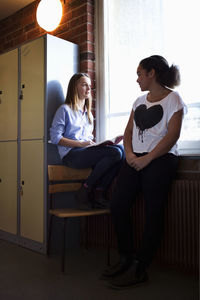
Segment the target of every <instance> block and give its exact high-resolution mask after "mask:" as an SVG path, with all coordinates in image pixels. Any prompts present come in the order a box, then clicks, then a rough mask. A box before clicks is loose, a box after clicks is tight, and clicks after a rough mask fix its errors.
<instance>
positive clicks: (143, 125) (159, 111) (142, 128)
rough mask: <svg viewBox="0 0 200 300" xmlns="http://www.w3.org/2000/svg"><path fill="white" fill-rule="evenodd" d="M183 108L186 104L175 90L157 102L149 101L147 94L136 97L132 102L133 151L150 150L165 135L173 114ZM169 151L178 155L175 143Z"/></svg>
mask: <svg viewBox="0 0 200 300" xmlns="http://www.w3.org/2000/svg"><path fill="white" fill-rule="evenodd" d="M184 108H186V105H185V104H184V102H183V100H182V99H181V97H180V95H179V94H178V93H177V92H175V91H172V92H171V93H169V94H168V95H167V96H166V97H165V98H163V99H162V100H161V101H157V102H149V101H148V100H147V94H145V95H142V96H141V97H139V98H137V99H136V101H135V102H134V103H133V111H134V124H133V125H134V126H133V136H132V146H133V152H136V153H143V152H150V151H152V150H153V149H154V148H155V146H156V145H157V144H158V143H159V142H160V140H161V139H162V138H163V137H164V136H165V135H166V133H167V128H168V123H169V121H170V119H171V117H172V116H173V114H174V113H175V112H177V111H179V110H181V109H184ZM169 152H170V153H173V154H175V155H178V151H177V144H175V145H174V146H173V147H172V148H171V150H170V151H169Z"/></svg>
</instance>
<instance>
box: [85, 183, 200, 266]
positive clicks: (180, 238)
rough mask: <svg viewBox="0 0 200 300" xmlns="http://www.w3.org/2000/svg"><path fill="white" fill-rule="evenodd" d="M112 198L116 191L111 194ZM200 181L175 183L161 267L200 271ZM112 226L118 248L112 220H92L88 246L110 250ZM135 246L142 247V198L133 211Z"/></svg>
mask: <svg viewBox="0 0 200 300" xmlns="http://www.w3.org/2000/svg"><path fill="white" fill-rule="evenodd" d="M110 194H112V190H111V192H110ZM199 200H200V181H198V180H196V181H195V180H175V181H174V182H173V184H172V188H171V190H170V193H169V201H168V205H167V208H166V216H165V235H164V238H163V240H162V243H161V246H160V248H159V250H158V253H157V256H156V259H157V260H159V261H160V263H167V264H170V265H178V266H181V267H184V268H187V269H192V270H197V269H198V265H199ZM108 224H110V226H111V241H110V242H111V247H113V248H115V247H116V239H115V234H114V231H113V227H112V222H111V217H110V216H104V217H102V216H101V217H100V216H97V217H92V218H89V220H88V227H87V233H88V245H89V246H91V247H106V235H105V232H106V229H107V227H108ZM133 226H134V237H133V238H134V244H135V247H136V249H138V247H139V246H140V241H141V236H142V232H143V229H144V202H143V199H142V198H138V199H137V201H136V203H135V205H134V207H133Z"/></svg>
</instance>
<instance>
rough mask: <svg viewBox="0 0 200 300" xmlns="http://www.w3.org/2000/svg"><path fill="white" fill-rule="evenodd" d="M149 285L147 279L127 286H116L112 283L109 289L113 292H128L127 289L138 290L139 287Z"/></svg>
mask: <svg viewBox="0 0 200 300" xmlns="http://www.w3.org/2000/svg"><path fill="white" fill-rule="evenodd" d="M148 283H149V279H148V278H147V279H146V278H145V279H144V280H143V281H140V282H137V283H132V284H129V285H126V286H116V285H112V283H110V284H109V285H108V288H110V289H112V290H126V289H130V288H136V287H138V286H143V285H147V284H148Z"/></svg>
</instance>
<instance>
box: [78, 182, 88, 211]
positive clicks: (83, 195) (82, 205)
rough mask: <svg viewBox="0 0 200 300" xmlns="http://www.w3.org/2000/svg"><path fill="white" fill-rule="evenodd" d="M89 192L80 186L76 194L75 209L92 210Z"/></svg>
mask: <svg viewBox="0 0 200 300" xmlns="http://www.w3.org/2000/svg"><path fill="white" fill-rule="evenodd" d="M90 198H91V190H90V189H89V188H86V187H84V186H83V185H82V187H81V188H80V189H79V190H78V191H77V192H76V199H77V203H78V204H77V208H78V209H82V210H88V209H92V202H91V199H90Z"/></svg>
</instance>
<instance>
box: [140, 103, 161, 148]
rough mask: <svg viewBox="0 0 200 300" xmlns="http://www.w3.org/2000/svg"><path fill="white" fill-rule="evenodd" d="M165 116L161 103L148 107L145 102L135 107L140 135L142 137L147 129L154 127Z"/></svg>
mask: <svg viewBox="0 0 200 300" xmlns="http://www.w3.org/2000/svg"><path fill="white" fill-rule="evenodd" d="M162 117H163V108H162V106H161V105H160V104H158V105H154V106H151V107H149V108H148V109H147V107H146V105H145V104H141V105H139V106H138V107H137V108H136V109H135V113H134V119H135V123H136V126H137V127H138V128H139V135H140V136H141V137H142V142H143V132H144V131H145V130H146V129H149V128H152V127H153V126H155V125H156V124H158V123H159V122H160V121H161V120H162Z"/></svg>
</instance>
